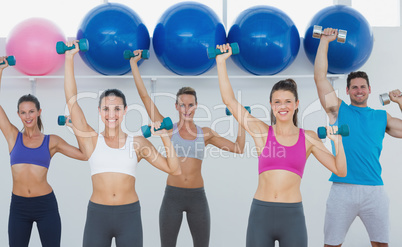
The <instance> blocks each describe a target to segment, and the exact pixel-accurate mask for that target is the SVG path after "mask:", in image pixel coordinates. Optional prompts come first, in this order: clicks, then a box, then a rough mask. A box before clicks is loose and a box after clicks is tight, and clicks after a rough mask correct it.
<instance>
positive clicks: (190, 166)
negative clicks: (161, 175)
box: [167, 157, 204, 188]
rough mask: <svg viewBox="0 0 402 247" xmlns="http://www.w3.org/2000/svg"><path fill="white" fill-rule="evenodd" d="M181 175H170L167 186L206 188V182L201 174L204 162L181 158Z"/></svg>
mask: <svg viewBox="0 0 402 247" xmlns="http://www.w3.org/2000/svg"><path fill="white" fill-rule="evenodd" d="M179 160H180V162H181V163H180V166H181V175H178V176H173V175H169V176H168V179H167V185H170V186H174V187H180V188H201V187H204V180H203V178H202V174H201V165H202V160H199V159H195V158H186V157H179Z"/></svg>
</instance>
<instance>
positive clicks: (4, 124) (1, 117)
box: [0, 57, 18, 152]
mask: <svg viewBox="0 0 402 247" xmlns="http://www.w3.org/2000/svg"><path fill="white" fill-rule="evenodd" d="M3 62H4V64H2V65H0V87H1V77H2V76H3V70H4V69H5V68H7V67H8V62H7V60H6V57H0V63H3ZM0 129H1V132H3V135H4V137H5V138H6V141H7V144H8V147H9V149H10V152H11V149H12V147H14V143H15V140H16V139H17V135H18V129H17V127H15V126H14V125H12V124H11V122H10V120H9V119H8V117H7V114H6V113H5V111H4V109H3V107H2V106H1V105H0Z"/></svg>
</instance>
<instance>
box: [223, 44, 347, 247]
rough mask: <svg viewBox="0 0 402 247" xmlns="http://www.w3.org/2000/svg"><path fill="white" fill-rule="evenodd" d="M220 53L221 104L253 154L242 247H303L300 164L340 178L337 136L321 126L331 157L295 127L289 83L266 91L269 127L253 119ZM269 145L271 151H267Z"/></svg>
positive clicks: (341, 167) (294, 94) (314, 138)
mask: <svg viewBox="0 0 402 247" xmlns="http://www.w3.org/2000/svg"><path fill="white" fill-rule="evenodd" d="M217 48H218V49H221V51H222V52H224V53H223V54H222V55H218V56H217V57H216V63H217V69H218V78H219V87H220V91H221V95H222V100H223V103H224V104H225V105H226V106H227V107H228V108H229V110H230V112H232V114H233V116H234V117H235V118H236V119H237V121H238V122H239V123H240V124H241V125H242V126H243V128H245V130H246V131H247V132H248V133H249V134H250V135H251V136H252V137H253V139H254V142H255V145H256V148H257V153H258V155H259V179H258V187H257V191H256V193H255V195H254V199H253V202H252V205H251V209H250V216H249V222H248V229H247V240H246V246H247V247H274V246H275V241H278V242H279V244H280V246H281V247H295V246H297V247H307V246H308V245H307V229H306V224H305V219H304V212H303V205H302V196H301V192H300V183H301V178H302V176H303V170H304V165H305V162H306V159H307V158H308V157H309V156H310V154H313V155H314V156H315V157H316V158H317V160H318V161H320V162H321V163H322V164H323V165H324V166H325V167H327V168H328V169H329V170H330V171H331V172H333V173H335V174H336V175H338V176H341V177H344V176H346V171H347V170H346V158H345V153H344V150H343V145H342V137H341V136H340V135H333V133H335V132H336V131H337V127H336V126H334V127H327V132H328V137H329V138H330V139H331V140H332V141H334V143H335V149H336V156H333V155H332V154H331V152H330V151H328V150H327V149H326V148H325V146H324V144H323V143H322V141H321V140H320V139H319V138H318V136H317V134H316V133H315V132H313V131H311V130H303V129H300V128H298V127H297V112H298V105H299V100H298V95H297V85H296V83H295V82H294V81H293V80H292V79H286V80H282V81H279V82H277V83H276V84H275V85H274V86H273V88H272V91H271V95H270V104H271V108H272V110H271V126H269V125H268V124H266V123H264V122H262V121H261V120H259V119H257V118H254V117H253V116H252V115H251V114H249V113H248V112H247V110H246V109H245V108H244V107H243V106H241V104H240V103H239V102H238V101H237V100H236V98H235V95H234V93H233V89H232V86H231V84H230V81H229V77H228V74H227V69H226V59H228V58H229V57H230V56H231V55H232V50H231V48H230V46H229V44H225V45H220V46H217ZM273 146H275V149H273Z"/></svg>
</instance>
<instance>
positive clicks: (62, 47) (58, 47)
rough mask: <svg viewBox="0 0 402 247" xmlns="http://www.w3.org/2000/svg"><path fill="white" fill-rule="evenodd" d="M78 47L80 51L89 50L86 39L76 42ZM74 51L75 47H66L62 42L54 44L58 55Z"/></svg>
mask: <svg viewBox="0 0 402 247" xmlns="http://www.w3.org/2000/svg"><path fill="white" fill-rule="evenodd" d="M78 47H79V48H80V51H84V52H85V51H88V50H89V43H88V40H87V39H80V40H79V41H78ZM72 49H75V45H72V46H70V47H68V46H66V44H64V42H63V41H59V42H57V43H56V51H57V53H58V54H64V53H65V52H66V51H68V50H72Z"/></svg>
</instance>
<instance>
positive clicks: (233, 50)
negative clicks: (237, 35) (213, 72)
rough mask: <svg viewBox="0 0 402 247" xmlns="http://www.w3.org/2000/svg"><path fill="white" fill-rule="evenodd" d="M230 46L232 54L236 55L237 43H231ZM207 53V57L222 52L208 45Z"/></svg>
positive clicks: (212, 56)
mask: <svg viewBox="0 0 402 247" xmlns="http://www.w3.org/2000/svg"><path fill="white" fill-rule="evenodd" d="M230 47H231V48H232V54H233V55H237V54H239V53H240V49H239V44H238V43H231V44H230ZM207 53H208V58H209V59H212V58H215V57H216V56H217V55H220V54H223V53H222V52H221V50H220V49H216V48H215V47H208V49H207Z"/></svg>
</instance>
